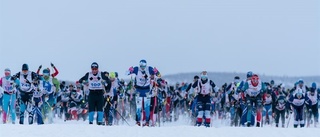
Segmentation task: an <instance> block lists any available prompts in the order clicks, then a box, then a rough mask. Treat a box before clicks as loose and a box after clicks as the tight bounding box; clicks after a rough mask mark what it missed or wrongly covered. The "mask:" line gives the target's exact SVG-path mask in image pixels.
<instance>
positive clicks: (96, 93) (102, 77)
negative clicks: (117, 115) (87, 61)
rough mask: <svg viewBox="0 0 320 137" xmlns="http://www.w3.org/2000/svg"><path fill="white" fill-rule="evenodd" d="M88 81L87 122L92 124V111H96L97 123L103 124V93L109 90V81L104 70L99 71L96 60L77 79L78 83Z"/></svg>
mask: <svg viewBox="0 0 320 137" xmlns="http://www.w3.org/2000/svg"><path fill="white" fill-rule="evenodd" d="M84 82H88V84H89V90H90V93H89V124H93V117H94V112H95V111H97V113H98V114H97V115H98V117H97V119H98V120H97V124H98V125H102V124H103V121H102V120H103V110H102V109H103V105H104V104H103V103H104V102H103V100H104V99H103V95H104V93H105V92H110V88H111V82H110V80H109V78H108V75H107V73H106V72H101V71H99V65H98V63H96V62H93V63H92V64H91V72H88V73H86V74H85V75H84V76H83V77H82V78H80V79H79V83H80V84H81V83H84Z"/></svg>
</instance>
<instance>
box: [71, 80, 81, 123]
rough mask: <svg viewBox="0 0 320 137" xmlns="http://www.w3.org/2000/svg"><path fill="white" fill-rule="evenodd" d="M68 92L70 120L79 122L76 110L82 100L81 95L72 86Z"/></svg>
mask: <svg viewBox="0 0 320 137" xmlns="http://www.w3.org/2000/svg"><path fill="white" fill-rule="evenodd" d="M71 88H72V90H70V100H69V108H70V109H69V114H70V115H71V116H72V118H70V119H74V120H79V117H78V115H79V114H78V110H79V109H80V105H81V103H82V100H83V95H82V94H81V92H80V91H79V90H74V89H73V86H72V87H71Z"/></svg>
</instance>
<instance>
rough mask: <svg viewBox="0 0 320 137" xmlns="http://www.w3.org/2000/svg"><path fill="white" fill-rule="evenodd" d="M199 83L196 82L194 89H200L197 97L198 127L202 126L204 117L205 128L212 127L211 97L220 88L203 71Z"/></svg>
mask: <svg viewBox="0 0 320 137" xmlns="http://www.w3.org/2000/svg"><path fill="white" fill-rule="evenodd" d="M200 78H201V79H199V80H198V82H195V83H194V84H193V85H192V87H193V88H198V89H199V90H198V91H197V92H198V96H197V110H198V116H197V122H196V123H197V126H200V125H201V124H202V120H203V117H205V121H204V126H206V127H210V122H211V117H210V106H211V101H210V95H211V94H212V93H214V92H217V91H218V88H217V87H216V85H215V84H214V82H213V81H212V80H210V79H209V78H208V75H207V71H202V72H201V75H200Z"/></svg>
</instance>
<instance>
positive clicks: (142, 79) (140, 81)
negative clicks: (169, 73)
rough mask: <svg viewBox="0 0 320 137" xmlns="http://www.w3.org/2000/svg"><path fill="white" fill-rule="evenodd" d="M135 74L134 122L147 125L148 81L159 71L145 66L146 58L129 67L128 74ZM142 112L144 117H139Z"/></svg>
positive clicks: (148, 109) (148, 108)
mask: <svg viewBox="0 0 320 137" xmlns="http://www.w3.org/2000/svg"><path fill="white" fill-rule="evenodd" d="M131 74H135V75H136V77H135V80H134V87H135V89H136V93H137V94H138V95H137V99H136V104H137V109H136V124H137V125H139V126H140V125H141V124H143V125H148V124H149V115H150V96H149V93H150V83H151V80H154V79H155V76H160V72H159V71H158V70H157V69H156V68H153V67H151V66H147V61H146V60H144V59H143V60H140V62H139V66H135V67H130V68H129V71H128V75H131ZM141 114H143V116H144V117H141ZM144 119H145V120H146V121H145V123H141V120H144Z"/></svg>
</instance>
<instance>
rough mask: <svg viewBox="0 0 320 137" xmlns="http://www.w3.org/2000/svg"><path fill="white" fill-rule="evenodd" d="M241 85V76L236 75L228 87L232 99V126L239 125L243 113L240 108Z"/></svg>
mask: <svg viewBox="0 0 320 137" xmlns="http://www.w3.org/2000/svg"><path fill="white" fill-rule="evenodd" d="M239 85H240V77H239V76H235V77H234V81H233V82H231V83H230V84H229V85H228V86H227V87H226V91H227V95H228V100H229V101H230V105H231V106H230V114H231V117H230V118H231V119H230V120H231V126H239V122H238V121H239V120H240V117H241V115H242V110H241V108H240V98H241V96H240V94H239V91H238V86H239Z"/></svg>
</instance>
